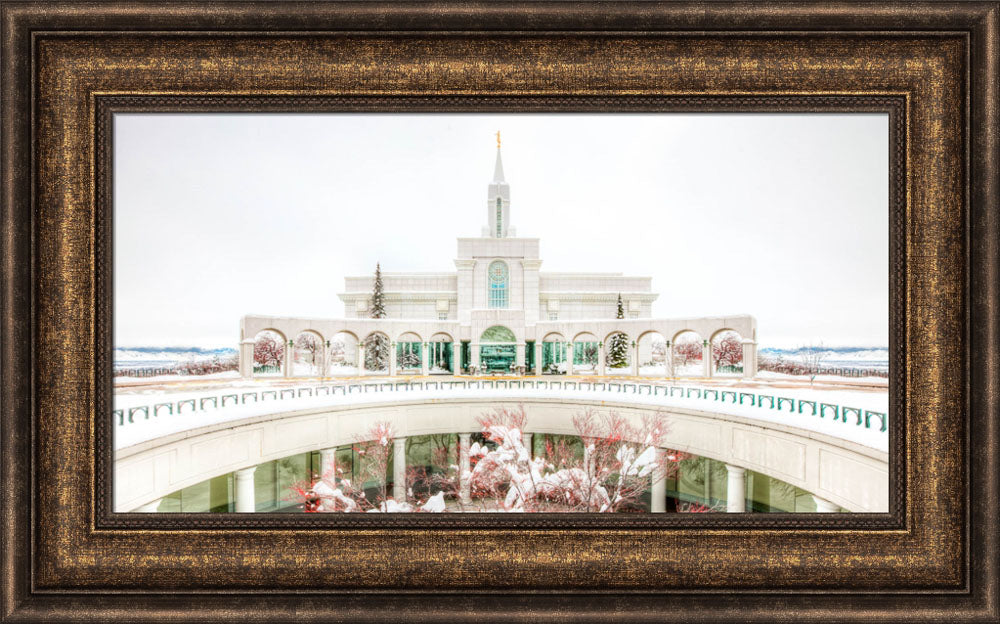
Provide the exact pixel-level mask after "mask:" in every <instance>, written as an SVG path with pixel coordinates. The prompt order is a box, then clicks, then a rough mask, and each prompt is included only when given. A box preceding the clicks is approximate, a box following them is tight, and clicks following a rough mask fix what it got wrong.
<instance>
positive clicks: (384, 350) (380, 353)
mask: <svg viewBox="0 0 1000 624" xmlns="http://www.w3.org/2000/svg"><path fill="white" fill-rule="evenodd" d="M383 299H384V294H383V292H382V267H381V265H380V264H378V263H376V264H375V287H374V288H373V289H372V301H371V306H369V308H370V310H371V312H370V314H369V316H371V318H373V319H381V318H385V301H384V300H383ZM388 368H389V339H388V338H387V337H385V336H384V335H383V334H373V335H372V336H371V337H369V338H368V340H367V341H366V342H365V369H367V370H376V371H378V370H388Z"/></svg>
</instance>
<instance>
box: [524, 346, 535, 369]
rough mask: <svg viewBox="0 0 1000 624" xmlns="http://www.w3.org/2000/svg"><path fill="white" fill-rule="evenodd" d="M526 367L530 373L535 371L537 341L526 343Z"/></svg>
mask: <svg viewBox="0 0 1000 624" xmlns="http://www.w3.org/2000/svg"><path fill="white" fill-rule="evenodd" d="M524 366H525V368H527V370H528V371H529V372H531V371H534V370H535V341H534V340H528V341H526V342H525V343H524Z"/></svg>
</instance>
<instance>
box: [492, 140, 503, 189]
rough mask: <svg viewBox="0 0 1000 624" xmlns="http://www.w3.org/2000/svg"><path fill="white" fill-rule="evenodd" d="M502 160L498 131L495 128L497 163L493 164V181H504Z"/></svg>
mask: <svg viewBox="0 0 1000 624" xmlns="http://www.w3.org/2000/svg"><path fill="white" fill-rule="evenodd" d="M504 181H505V180H504V179H503V161H502V160H501V159H500V131H499V130H497V163H496V165H494V166H493V182H494V183H496V182H504Z"/></svg>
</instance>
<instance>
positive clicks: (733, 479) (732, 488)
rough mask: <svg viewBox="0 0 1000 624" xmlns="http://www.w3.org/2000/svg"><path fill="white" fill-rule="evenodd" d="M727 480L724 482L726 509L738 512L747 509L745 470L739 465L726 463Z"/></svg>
mask: <svg viewBox="0 0 1000 624" xmlns="http://www.w3.org/2000/svg"><path fill="white" fill-rule="evenodd" d="M726 471H727V472H728V473H729V480H728V482H727V483H726V511H727V512H730V513H739V512H744V511H746V510H747V471H746V470H745V469H743V468H740V467H739V466H730V465H729V464H726Z"/></svg>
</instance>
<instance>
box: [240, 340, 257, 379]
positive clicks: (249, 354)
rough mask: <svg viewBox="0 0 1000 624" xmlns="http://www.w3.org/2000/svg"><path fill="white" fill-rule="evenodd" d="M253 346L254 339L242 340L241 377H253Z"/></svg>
mask: <svg viewBox="0 0 1000 624" xmlns="http://www.w3.org/2000/svg"><path fill="white" fill-rule="evenodd" d="M253 347H254V340H252V339H247V340H244V341H242V342H240V377H242V378H244V379H250V378H252V377H253Z"/></svg>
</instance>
